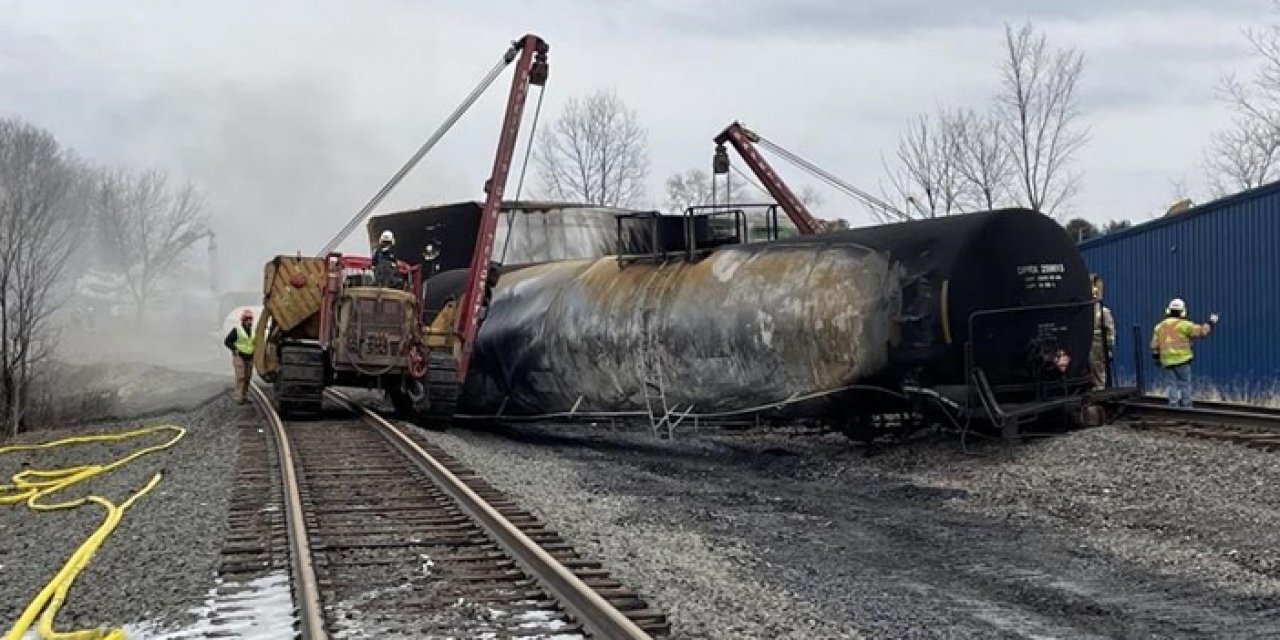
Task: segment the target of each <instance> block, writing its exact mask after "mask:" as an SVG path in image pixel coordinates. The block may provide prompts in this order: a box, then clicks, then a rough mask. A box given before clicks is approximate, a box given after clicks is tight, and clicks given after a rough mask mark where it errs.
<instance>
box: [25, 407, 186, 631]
mask: <svg viewBox="0 0 1280 640" xmlns="http://www.w3.org/2000/svg"><path fill="white" fill-rule="evenodd" d="M161 431H170V432H173V433H174V434H175V435H173V437H171V438H169V440H167V441H165V442H163V443H161V444H157V445H153V446H150V447H145V448H142V449H138V450H137V451H134V452H133V453H130V454H129V455H127V456H124V457H123V458H119V459H117V460H114V461H112V462H110V463H108V464H87V465H80V466H75V467H63V468H60V469H27V470H25V471H21V472H19V473H17V474H14V476H13V484H3V485H0V505H15V504H18V503H19V502H24V501H25V502H26V503H27V507H28V508H30V509H31V510H32V511H53V510H57V509H74V508H76V507H79V506H80V505H83V504H85V503H86V502H92V503H94V504H97V505H98V506H100V507H102V508H103V509H105V510H106V516H105V517H104V518H103V520H102V524H100V525H98V528H97V530H96V531H94V532H93V535H90V536H89V539H88V540H85V541H84V543H82V544H81V545H80V548H78V549H76V551H75V553H73V554H71V557H70V558H68V559H67V562H66V563H65V564H63V565H62V568H61V569H60V570H58V573H57V575H55V576H54V578H53V580H51V581H50V582H49V584H47V585H45V587H44V588H43V589H41V590H40V593H39V594H38V595H36V597H35V598H34V599H33V600H32V601H31V604H29V605H27V608H26V609H25V610H24V611H23V612H22V616H20V617H19V618H18V621H17V622H16V623H14V625H13V628H12V629H10V630H9V634H8V635H6V636H5V640H19V638H21V637H22V635H23V634H24V633H26V632H27V629H28V628H29V627H30V626H31V623H32V622H34V621H35V619H36V616H40V625H39V627H38V628H37V630H38V631H39V632H40V637H41V638H44V639H45V640H121V639H123V638H124V630H123V629H89V630H83V631H71V632H57V631H54V630H53V619H54V617H56V616H57V615H58V609H59V608H60V607H61V606H62V603H63V602H64V601H65V600H66V598H67V591H69V590H70V589H71V584H72V583H73V582H75V579H76V576H78V575H79V574H80V572H81V571H82V570H83V569H84V568H85V566H87V565H88V564H89V560H90V559H91V558H92V557H93V554H94V553H96V552H97V551H98V548H99V547H101V546H102V543H103V541H105V540H106V538H107V536H109V535H111V532H112V531H114V530H115V528H116V525H118V524H119V523H120V519H121V518H122V517H124V512H125V510H127V509H128V508H129V507H132V506H133V504H134V503H135V502H137V501H138V499H139V498H141V497H142V496H144V495H146V494H147V492H149V491H151V489H152V488H154V487H155V486H156V485H157V484H159V482H160V474H159V473H157V474H155V475H153V476H152V477H151V480H150V481H149V482H147V484H146V485H145V486H143V487H142V488H141V489H139V490H138V491H136V492H134V494H133V495H131V496H129V499H127V500H125V501H124V502H123V503H121V504H120V505H119V506H117V505H116V504H115V503H113V502H111V501H110V500H108V499H106V498H103V497H101V496H87V497H83V498H76V499H72V500H66V501H63V502H53V503H45V502H41V499H42V498H44V497H46V496H49V495H51V494H54V493H57V492H58V491H61V490H63V489H66V488H67V487H70V486H72V485H74V484H75V483H77V482H80V481H82V480H88V479H89V478H92V477H94V476H97V475H99V474H102V473H106V472H108V471H112V470H115V469H117V468H119V467H121V466H124V465H126V464H128V463H130V462H132V461H134V460H136V459H138V458H140V457H142V456H144V455H147V454H150V453H155V452H157V451H161V450H164V449H168V448H169V447H171V446H173V445H174V444H175V443H177V442H178V440H180V439H181V438H182V436H183V435H185V434H186V432H187V430H186V429H184V428H182V427H179V426H177V425H168V424H166V425H157V426H151V427H146V428H143V429H137V430H135V431H128V432H122V433H112V434H100V435H92V436H77V437H73V438H64V439H62V440H55V441H52V442H44V443H40V444H25V445H13V446H9V447H0V455H3V454H6V453H13V452H18V451H35V450H39V449H52V448H55V447H61V446H66V445H72V444H83V443H90V442H120V441H124V440H128V439H131V438H137V437H142V436H146V435H150V434H152V433H158V432H161ZM42 611H43V615H41V612H42Z"/></svg>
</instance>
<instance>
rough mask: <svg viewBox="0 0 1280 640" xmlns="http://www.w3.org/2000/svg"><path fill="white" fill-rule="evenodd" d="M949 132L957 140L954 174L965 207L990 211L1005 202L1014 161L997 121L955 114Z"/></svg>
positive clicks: (960, 113) (987, 116) (970, 113)
mask: <svg viewBox="0 0 1280 640" xmlns="http://www.w3.org/2000/svg"><path fill="white" fill-rule="evenodd" d="M951 128H952V129H953V131H954V133H953V135H954V136H955V137H956V138H957V146H958V152H959V161H958V162H957V163H956V170H957V171H958V172H959V174H960V179H961V182H962V183H963V185H964V187H963V193H964V197H965V200H966V205H967V206H968V207H969V208H971V209H985V210H991V209H994V208H996V206H997V204H998V203H1001V202H1003V201H1005V199H1006V198H1007V197H1008V194H1009V190H1010V182H1011V181H1012V179H1013V158H1012V156H1011V155H1010V152H1009V151H1010V150H1009V145H1008V142H1007V140H1006V137H1005V131H1004V129H1003V128H1002V127H1001V126H1000V120H999V119H997V118H996V117H995V116H993V115H991V114H987V115H981V114H978V113H975V112H974V111H972V110H968V109H966V110H963V111H959V112H957V113H956V115H955V117H954V119H953V122H952V125H951Z"/></svg>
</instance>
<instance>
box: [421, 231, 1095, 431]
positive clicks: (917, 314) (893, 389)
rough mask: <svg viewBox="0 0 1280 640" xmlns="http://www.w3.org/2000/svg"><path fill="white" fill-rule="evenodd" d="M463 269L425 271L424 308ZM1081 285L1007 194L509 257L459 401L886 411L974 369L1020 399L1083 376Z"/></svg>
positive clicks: (1073, 263)
mask: <svg viewBox="0 0 1280 640" xmlns="http://www.w3.org/2000/svg"><path fill="white" fill-rule="evenodd" d="M461 282H462V278H461V277H459V276H458V275H457V274H455V273H442V274H440V275H439V276H437V277H436V278H433V280H432V281H428V283H427V292H426V295H427V298H428V300H427V303H426V305H425V306H426V307H428V308H432V307H436V308H438V307H439V304H438V303H437V304H433V303H432V300H433V299H435V300H443V299H446V298H447V297H448V296H449V295H456V291H455V290H456V289H457V288H459V287H460V286H461ZM1088 295H1089V286H1088V279H1087V275H1086V273H1085V267H1084V264H1083V261H1082V259H1081V257H1080V254H1079V253H1078V251H1077V250H1076V248H1075V245H1074V244H1073V243H1072V242H1071V241H1070V239H1069V238H1068V237H1067V235H1066V233H1065V232H1064V231H1063V230H1062V228H1061V227H1060V226H1058V225H1057V224H1056V223H1055V222H1053V221H1052V220H1051V219H1049V218H1047V217H1045V216H1043V215H1041V214H1038V213H1034V212H1031V211H1027V210H1017V209H1013V210H1001V211H992V212H982V213H974V214H966V215H959V216H952V217H948V218H940V219H935V220H927V221H917V222H908V223H900V224H891V225H884V226H879V227H870V228H863V229H855V230H849V231H841V232H833V233H825V234H820V235H814V236H805V237H795V238H788V239H783V240H776V241H771V242H761V243H753V244H743V245H732V246H725V247H720V248H717V249H715V250H714V251H712V252H711V253H710V254H708V255H706V256H705V257H702V258H700V259H697V260H695V261H688V260H684V259H679V258H676V259H672V260H668V261H665V262H664V261H660V260H658V261H651V262H645V261H632V262H627V261H620V260H618V259H617V258H615V257H605V258H598V259H583V260H568V261H556V262H546V263H541V264H534V265H527V266H507V267H505V268H504V270H503V272H502V274H501V276H500V278H499V281H498V283H497V285H496V287H495V289H494V293H493V299H492V303H491V305H490V307H489V309H488V311H487V315H486V319H485V321H484V324H483V325H482V327H481V330H480V332H479V335H478V336H477V340H476V345H475V351H474V354H473V360H472V365H471V374H470V375H469V376H468V379H467V381H466V387H465V390H464V396H463V400H462V406H461V407H460V410H461V411H463V412H465V413H471V414H475V415H494V414H499V413H501V414H502V415H508V416H511V415H541V414H551V413H560V412H570V411H573V412H577V413H592V412H612V411H644V410H646V400H647V399H650V398H652V396H653V395H655V391H654V390H653V389H654V386H657V387H660V393H661V394H662V395H664V396H665V402H666V405H667V406H668V407H670V408H673V409H675V410H678V411H680V412H684V411H686V410H689V411H692V413H694V414H702V415H706V414H714V413H724V412H733V411H742V410H745V409H751V408H758V407H763V406H769V405H785V406H786V408H787V411H786V412H785V413H788V414H794V415H805V414H818V415H828V416H830V415H833V414H837V415H847V414H849V413H859V412H864V413H869V412H881V411H890V410H898V409H901V408H903V407H904V406H906V404H907V403H909V402H910V401H911V400H912V397H911V396H910V394H911V393H912V392H911V391H910V390H912V389H930V390H934V389H942V390H943V391H946V390H948V389H950V390H951V391H952V396H953V397H954V396H955V393H954V389H955V388H956V387H959V388H961V389H963V387H961V385H965V384H967V383H968V381H969V376H967V375H966V372H967V371H971V370H972V369H973V368H974V367H977V368H980V369H981V370H982V371H983V372H984V374H985V375H986V376H987V379H988V380H989V381H990V383H991V385H992V387H993V388H995V389H996V390H997V392H998V394H999V395H1000V398H1001V399H1002V400H1003V401H1010V402H1021V401H1025V400H1028V399H1031V398H1034V397H1036V396H1039V395H1042V394H1043V387H1044V385H1045V384H1046V383H1053V384H1055V385H1057V386H1063V385H1062V382H1063V380H1064V379H1066V380H1074V379H1079V380H1080V381H1087V376H1086V373H1085V369H1084V367H1085V361H1086V359H1087V353H1088V348H1089V343H1090V339H1091V324H1090V323H1091V315H1090V314H1089V312H1088V305H1087V299H1088ZM1063 353H1065V354H1068V355H1069V356H1070V364H1069V365H1068V367H1067V371H1066V372H1065V373H1066V375H1065V377H1064V375H1063V374H1062V372H1061V371H1059V370H1057V369H1055V367H1056V365H1058V364H1061V363H1063V362H1066V360H1065V359H1063V358H1061V357H1060V356H1061V354H1063ZM1085 384H1087V382H1085ZM646 387H648V389H649V390H648V391H646ZM812 396H817V398H816V399H814V400H806V401H802V402H800V401H798V400H804V399H805V398H809V397H812Z"/></svg>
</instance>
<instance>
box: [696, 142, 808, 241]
mask: <svg viewBox="0 0 1280 640" xmlns="http://www.w3.org/2000/svg"><path fill="white" fill-rule="evenodd" d="M759 141H760V137H759V136H757V135H756V134H755V133H753V132H752V131H751V130H750V129H748V128H746V127H744V126H742V125H741V124H739V123H737V122H735V123H733V124H731V125H729V126H728V127H726V128H725V130H724V131H721V132H720V135H718V136H716V138H715V142H716V155H715V161H714V170H715V172H716V173H728V172H729V155H728V154H727V153H725V149H724V143H725V142H728V143H729V144H732V145H733V148H734V149H737V150H738V155H740V156H742V159H743V160H745V161H746V162H747V166H749V167H751V171H752V172H754V173H755V174H756V177H757V178H760V183H761V184H763V185H764V188H765V189H766V190H767V191H768V192H769V195H771V196H773V199H774V200H775V201H776V202H777V203H778V204H779V205H781V206H782V210H783V211H785V212H786V213H787V217H788V218H791V223H792V224H794V225H795V226H796V229H798V230H799V231H800V233H802V234H805V235H808V234H811V233H813V232H815V231H816V230H817V228H818V221H817V220H814V219H813V215H811V214H810V213H809V209H808V208H807V207H805V206H804V203H803V202H800V199H799V198H797V197H796V194H794V193H792V192H791V188H790V187H788V186H787V184H786V183H785V182H783V181H782V178H781V177H780V176H779V175H778V172H776V171H774V170H773V167H772V166H770V165H769V162H768V161H766V160H765V159H764V156H762V155H760V151H759V150H757V149H756V146H755V143H756V142H759Z"/></svg>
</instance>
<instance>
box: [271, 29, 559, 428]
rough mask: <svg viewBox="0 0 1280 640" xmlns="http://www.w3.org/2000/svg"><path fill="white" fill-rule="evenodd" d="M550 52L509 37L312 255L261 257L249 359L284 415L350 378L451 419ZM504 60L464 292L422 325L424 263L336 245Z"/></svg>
mask: <svg viewBox="0 0 1280 640" xmlns="http://www.w3.org/2000/svg"><path fill="white" fill-rule="evenodd" d="M548 50H549V47H548V45H547V43H546V42H545V41H544V40H543V39H542V38H540V37H538V36H536V35H532V34H528V35H525V36H522V37H521V38H519V39H517V40H516V41H514V42H513V43H512V44H511V46H510V47H509V48H508V49H507V50H506V51H505V52H504V53H503V56H502V59H501V61H500V62H498V63H497V64H496V65H495V66H494V67H493V68H492V69H490V71H489V73H488V74H487V75H486V76H485V77H484V79H482V80H481V82H480V83H479V84H478V85H477V86H476V87H475V88H474V89H473V90H472V92H471V93H470V94H469V95H468V96H467V98H466V99H465V100H464V101H463V103H462V104H461V105H460V106H459V107H458V108H457V109H455V110H454V112H453V113H452V114H451V115H450V116H449V118H447V119H446V121H445V123H444V124H443V125H441V126H440V128H439V129H437V131H436V132H435V133H434V134H432V136H431V137H430V138H429V139H428V140H427V141H426V142H425V143H424V144H423V145H422V146H421V147H420V148H419V149H418V151H417V152H416V153H414V155H413V156H412V157H411V158H410V159H409V161H408V162H406V163H405V164H404V166H402V167H401V168H400V170H399V171H397V172H396V174H394V175H393V176H392V178H391V179H390V180H389V181H388V182H387V184H386V185H385V186H383V187H382V189H381V190H379V191H378V192H377V193H376V194H375V195H374V197H373V198H372V199H371V200H370V201H369V203H368V204H366V205H365V206H364V207H363V208H362V209H361V210H360V211H359V212H357V213H356V215H355V216H354V217H353V218H352V219H351V221H350V222H348V223H347V225H346V226H345V227H344V228H343V229H342V230H341V231H340V232H339V233H338V234H337V235H336V236H335V237H334V238H333V239H332V240H330V241H329V243H327V244H326V245H325V246H324V248H323V249H321V251H320V255H319V256H317V257H302V256H276V257H275V258H274V259H273V260H272V261H271V262H269V263H268V264H267V265H266V269H265V274H264V275H265V278H264V284H263V289H264V298H263V306H264V313H263V318H262V320H260V321H259V323H258V327H257V329H256V331H255V346H256V348H255V354H254V356H255V362H254V365H255V369H257V371H258V373H259V375H260V376H262V377H263V379H264V380H267V381H268V382H271V383H272V384H273V386H274V395H275V399H276V403H277V405H278V407H279V408H280V410H281V413H282V414H288V415H294V414H303V413H315V412H318V411H319V408H320V402H321V396H322V394H323V392H324V389H325V387H327V386H351V387H366V388H380V389H383V390H384V391H385V392H386V393H387V395H388V397H389V398H390V399H391V401H392V403H393V404H394V405H395V407H396V409H397V410H398V411H400V412H401V413H402V414H408V416H407V417H414V418H418V419H423V420H425V422H427V423H428V424H435V425H441V424H446V423H448V422H449V420H450V419H451V418H452V416H453V413H454V407H455V405H456V402H457V399H458V396H459V395H460V393H461V382H462V381H463V380H464V379H465V376H466V372H467V367H468V364H469V360H470V355H471V351H472V347H471V342H472V341H473V340H474V339H475V336H476V333H477V331H478V330H479V326H480V322H481V319H482V318H483V315H484V306H485V304H486V300H487V292H488V289H489V287H491V286H492V282H491V281H490V269H489V266H490V260H491V254H492V251H493V243H494V236H495V233H496V230H497V225H498V218H499V208H500V203H501V201H502V195H503V191H504V189H505V187H506V183H507V176H508V174H509V172H510V169H511V161H512V156H513V154H514V150H515V145H516V140H517V138H518V135H519V130H520V123H521V120H522V117H523V114H524V105H525V101H526V98H527V97H528V94H529V88H530V86H543V85H544V84H545V83H546V80H547V74H548V65H547V52H548ZM512 62H515V63H516V65H515V73H514V75H513V78H512V81H511V89H510V92H509V93H508V96H507V103H506V109H505V110H504V115H503V121H502V129H501V130H500V133H499V137H498V148H497V153H496V154H495V157H494V161H493V165H492V168H491V170H490V173H489V177H488V179H487V180H486V181H485V184H484V190H485V192H486V197H485V204H484V207H483V209H482V212H481V220H480V224H479V232H478V233H477V236H476V242H475V245H474V250H473V254H472V257H471V263H470V268H469V271H468V276H467V284H466V289H465V290H464V291H463V293H462V295H461V297H460V300H458V301H457V303H456V305H453V306H452V307H450V308H449V309H448V310H447V311H448V313H444V312H442V313H440V314H437V316H436V317H435V318H434V319H433V321H432V323H431V325H430V326H424V324H423V320H422V285H423V274H422V269H421V267H418V266H410V265H409V264H408V263H406V262H404V261H399V260H398V261H396V263H395V264H394V265H387V266H384V267H383V268H381V269H378V270H375V269H374V268H373V267H374V265H373V264H372V260H371V259H370V258H369V257H367V256H364V255H357V256H352V255H343V254H342V253H340V252H337V251H336V249H337V247H338V246H339V245H340V244H341V243H342V242H343V241H344V240H345V239H346V237H347V236H348V235H349V234H350V233H351V232H352V231H353V230H354V229H355V228H356V227H358V226H359V224H360V223H361V221H363V220H364V218H365V217H366V216H367V215H368V214H369V213H371V212H372V211H373V210H374V209H375V208H376V207H377V206H378V204H379V203H381V202H382V200H383V199H384V198H385V197H386V196H387V195H388V194H389V193H390V192H391V190H392V189H394V188H395V186H396V185H397V184H399V182H400V181H401V180H402V179H403V178H404V177H405V176H406V175H407V174H408V173H409V171H410V170H411V169H412V168H413V167H414V166H415V165H416V164H417V163H418V162H419V161H420V160H421V159H422V158H423V157H424V156H425V155H426V154H427V152H428V151H430V150H431V149H432V148H433V147H434V146H435V144H436V143H437V142H439V140H440V139H441V138H442V137H443V136H444V134H445V133H447V132H448V131H449V129H450V128H452V126H453V125H454V124H455V123H456V122H457V121H458V119H459V118H461V116H462V115H463V114H464V113H466V111H467V110H468V109H469V108H470V107H471V105H473V104H474V103H475V101H476V100H477V99H478V98H479V97H480V95H482V94H483V93H484V91H485V90H486V89H487V88H488V87H489V86H490V85H491V84H492V83H493V81H494V80H495V79H496V78H497V76H498V75H499V74H500V73H501V71H502V70H503V69H504V68H506V67H507V66H508V65H510V64H511V63H512ZM384 265H385V263H384ZM388 267H389V268H388ZM375 271H376V272H375Z"/></svg>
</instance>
